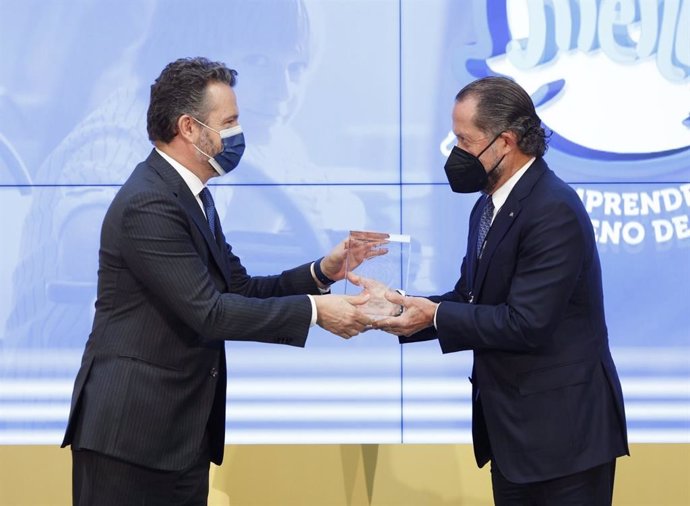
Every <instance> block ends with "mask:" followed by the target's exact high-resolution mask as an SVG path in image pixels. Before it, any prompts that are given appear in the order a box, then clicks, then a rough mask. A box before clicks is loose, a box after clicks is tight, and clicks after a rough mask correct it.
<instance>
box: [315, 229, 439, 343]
mask: <svg viewBox="0 0 690 506" xmlns="http://www.w3.org/2000/svg"><path fill="white" fill-rule="evenodd" d="M387 238H388V235H387V234H379V233H375V232H354V233H351V235H350V238H348V239H346V240H345V241H343V242H341V243H340V244H339V245H338V246H336V247H335V249H334V250H333V251H332V252H331V253H330V254H329V255H328V256H326V257H324V258H323V259H321V260H320V264H319V266H318V270H320V271H321V272H322V273H323V274H325V275H326V277H327V278H330V279H331V280H334V281H338V280H342V279H347V280H348V281H349V282H350V283H352V284H353V285H355V286H358V287H360V288H361V289H362V291H361V292H360V293H359V294H357V295H332V294H328V295H321V296H318V297H314V301H315V303H316V312H317V319H316V323H317V325H319V326H320V327H322V328H323V329H325V330H327V331H329V332H331V333H333V334H335V335H337V336H340V337H342V338H345V339H349V338H351V337H354V336H356V335H358V334H360V333H362V332H365V331H367V330H371V329H379V330H383V331H385V332H388V333H391V334H395V335H398V336H402V335H411V334H414V333H415V332H419V331H420V330H423V329H425V328H427V327H430V326H432V325H433V324H434V316H435V314H436V307H437V306H438V304H437V303H435V302H432V301H430V300H429V299H426V298H423V297H408V296H405V295H404V294H402V293H400V292H398V291H394V290H390V289H389V288H388V287H387V286H386V285H385V284H383V283H381V282H379V281H377V280H375V279H371V278H365V277H362V276H358V275H356V274H354V273H353V272H352V271H353V270H354V269H355V268H356V267H357V266H359V265H360V264H361V263H362V262H364V261H365V260H369V259H371V258H374V257H376V256H380V255H385V254H386V253H387V252H388V250H387V248H385V247H383V246H385V245H386V244H387ZM322 288H323V287H322Z"/></svg>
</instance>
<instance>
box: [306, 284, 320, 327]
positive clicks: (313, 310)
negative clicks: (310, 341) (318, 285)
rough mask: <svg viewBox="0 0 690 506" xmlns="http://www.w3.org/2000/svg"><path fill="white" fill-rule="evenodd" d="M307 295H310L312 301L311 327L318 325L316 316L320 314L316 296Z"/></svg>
mask: <svg viewBox="0 0 690 506" xmlns="http://www.w3.org/2000/svg"><path fill="white" fill-rule="evenodd" d="M319 290H320V289H319ZM307 297H309V302H310V303H311V322H310V323H309V327H310V328H311V327H313V326H314V325H316V318H317V317H318V316H319V315H318V313H317V312H316V301H315V300H314V296H313V295H309V294H307Z"/></svg>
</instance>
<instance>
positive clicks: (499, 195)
mask: <svg viewBox="0 0 690 506" xmlns="http://www.w3.org/2000/svg"><path fill="white" fill-rule="evenodd" d="M534 160H536V158H535V157H532V158H530V159H529V160H528V161H527V163H526V164H525V165H523V166H522V167H521V168H520V170H518V171H517V172H516V173H515V174H513V175H512V176H510V179H508V181H506V182H505V183H503V184H502V185H501V187H500V188H498V189H497V190H496V191H494V192H493V193H492V194H491V201H492V202H493V204H494V209H496V211H494V217H496V215H497V214H498V211H500V210H501V207H502V206H503V204H505V203H506V200H508V195H510V192H511V191H512V190H513V188H514V187H515V185H516V184H517V182H518V181H520V178H521V177H522V176H523V175H524V174H525V172H527V169H529V167H530V165H532V162H534Z"/></svg>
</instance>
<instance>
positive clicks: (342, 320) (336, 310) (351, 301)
mask: <svg viewBox="0 0 690 506" xmlns="http://www.w3.org/2000/svg"><path fill="white" fill-rule="evenodd" d="M368 300H369V294H367V293H364V292H363V293H360V294H359V295H321V296H319V297H314V301H315V302H316V313H317V317H316V324H317V325H318V326H319V327H322V328H324V329H326V330H327V331H329V332H332V333H333V334H335V335H337V336H340V337H342V338H345V339H350V338H351V337H353V336H356V335H357V334H359V333H360V332H363V331H365V330H368V329H370V328H371V324H372V318H371V317H370V316H367V315H365V314H364V313H362V312H361V311H360V309H359V306H361V305H362V304H365V303H366V302H367V301H368Z"/></svg>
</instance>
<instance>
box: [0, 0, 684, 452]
mask: <svg viewBox="0 0 690 506" xmlns="http://www.w3.org/2000/svg"><path fill="white" fill-rule="evenodd" d="M38 12H40V16H39V15H37V13H38ZM0 51H1V52H2V55H3V57H2V58H0V119H1V121H0V217H1V218H0V219H1V220H2V231H3V243H4V244H3V247H2V255H1V256H0V284H2V286H3V287H4V289H3V290H2V293H1V294H0V329H2V330H1V331H0V444H12V443H17V444H25V443H49V444H55V443H57V442H59V441H60V440H61V436H62V430H63V428H64V425H65V422H66V417H67V413H68V409H69V398H70V394H71V388H72V382H73V378H74V376H75V374H76V371H77V368H78V365H79V359H80V357H81V352H82V350H83V346H84V343H85V341H86V339H87V336H88V333H89V330H90V325H91V319H92V316H93V303H94V299H95V294H96V290H95V282H96V270H97V249H98V237H99V233H100V232H99V230H100V224H101V220H102V217H103V215H104V213H105V210H106V208H107V206H108V204H109V202H110V200H111V199H112V197H113V196H114V194H115V192H116V191H117V189H118V188H119V185H120V184H121V183H122V182H123V181H124V180H125V178H126V177H127V176H128V175H129V173H130V172H131V171H132V169H133V168H134V166H135V165H136V163H138V162H139V161H141V160H142V159H144V158H145V157H146V156H147V154H148V152H149V151H150V149H151V145H150V144H149V142H148V141H147V138H146V128H145V113H146V107H147V101H148V87H149V86H150V83H151V82H152V81H153V79H154V78H155V77H156V76H157V75H158V74H159V73H160V70H161V69H162V68H163V66H164V65H165V64H166V63H168V62H169V61H172V60H174V59H176V58H178V57H181V56H197V55H203V56H207V57H209V58H212V59H217V60H221V61H224V62H225V63H226V64H227V65H228V66H230V67H233V68H236V69H237V70H238V72H239V84H238V86H237V88H236V92H237V96H238V102H239V107H240V122H241V123H242V126H243V127H244V130H245V135H246V138H247V143H248V148H247V152H246V154H245V157H244V158H243V161H242V163H241V164H240V166H239V168H238V169H237V170H236V171H234V172H233V173H232V174H230V175H229V176H226V177H224V178H222V179H219V180H216V181H214V183H215V186H214V187H213V193H214V197H215V200H216V203H217V206H218V208H219V212H220V214H221V219H222V221H223V228H224V230H225V231H226V235H227V236H228V238H229V240H230V242H231V243H232V244H233V246H234V249H235V251H236V252H238V253H239V255H240V256H241V258H242V259H243V262H244V263H245V264H246V266H247V267H248V269H249V271H250V272H251V273H252V274H269V273H275V272H279V271H280V270H282V269H284V268H288V267H291V266H294V265H297V264H298V263H302V262H305V261H308V260H311V259H314V258H317V257H319V256H321V255H323V254H325V253H326V252H327V251H328V250H329V249H330V248H331V247H332V246H333V245H334V244H335V243H336V242H337V241H339V240H341V239H342V238H343V237H345V235H346V234H347V231H348V230H353V229H354V230H363V229H369V230H380V231H391V232H396V233H402V234H409V235H410V236H411V237H412V247H411V260H410V276H409V284H408V286H407V287H406V289H407V290H408V292H410V293H413V294H419V295H426V294H434V293H443V292H445V291H447V290H448V289H450V288H451V287H452V286H453V284H454V282H455V279H456V277H457V275H458V273H459V267H460V262H461V260H462V252H463V251H464V245H465V238H466V234H467V216H468V213H469V210H470V208H471V206H472V204H473V203H474V200H475V198H476V196H460V195H457V194H453V193H452V192H451V191H450V189H449V188H448V186H447V183H446V182H445V176H444V172H443V164H444V162H445V158H446V156H447V153H448V151H449V149H450V147H451V145H452V142H453V139H452V138H451V137H450V136H449V134H451V131H450V112H451V108H452V105H453V99H454V96H455V94H456V93H457V91H458V90H459V89H460V88H461V87H462V86H463V85H464V84H466V83H467V82H469V81H471V80H473V79H475V78H477V77H481V76H485V75H490V74H502V75H508V76H511V77H513V78H514V79H516V80H517V81H518V82H519V83H521V84H522V85H523V87H525V89H527V90H528V91H529V92H530V94H531V95H532V97H533V99H534V101H535V103H536V104H537V106H538V112H539V114H540V116H541V117H542V119H543V121H544V123H545V125H546V126H547V127H548V128H549V129H551V130H553V132H554V134H553V137H552V140H551V147H550V149H549V151H548V152H547V155H546V159H547V161H548V163H549V164H550V165H551V167H552V168H553V169H554V170H555V171H556V173H558V174H559V175H560V176H561V177H563V178H564V179H565V180H567V181H568V182H569V183H571V184H572V186H573V187H574V188H576V189H577V191H578V192H579V194H580V195H581V197H582V199H583V201H584V203H585V205H586V206H587V209H588V211H589V212H590V214H591V218H592V222H593V224H594V227H595V231H596V233H597V241H598V244H599V249H600V254H601V257H602V264H603V270H604V282H605V300H606V308H607V319H608V324H609V333H610V340H611V343H612V348H613V354H614V358H615V359H616V361H617V364H618V367H619V372H620V374H621V379H622V383H623V389H624V392H625V395H626V402H627V411H628V420H629V428H630V435H631V439H632V441H635V442H690V302H689V301H690V290H689V289H688V286H689V285H690V257H689V252H690V223H689V217H690V77H689V76H690V0H674V1H671V0H627V1H626V0H615V1H614V0H580V1H577V0H570V1H565V0H562V1H561V0H543V1H539V0H535V1H529V2H528V1H527V0H514V1H511V0H503V1H499V0H486V1H479V0H475V1H472V0H467V1H459V0H458V1H450V0H448V1H444V0H436V1H433V2H429V1H425V0H321V1H317V0H204V1H199V2H188V1H183V0H117V1H116V0H74V1H68V0H61V1H54V2H44V1H39V0H0ZM342 285H343V284H342V283H340V284H337V285H335V287H334V291H336V292H343V291H344V289H345V288H344V286H342ZM227 349H228V360H229V365H228V368H229V379H228V381H229V388H228V422H227V424H228V432H227V434H228V436H227V438H228V442H230V443H256V442H259V443H274V442H279V443H297V442H313V443H350V442H352V443H354V442H358V443H359V442H377V443H400V442H405V443H407V442H415V443H417V442H468V441H469V440H470V433H469V426H470V403H469V396H470V385H469V383H468V381H467V379H466V377H467V376H468V375H469V372H470V367H471V354H470V353H468V352H464V353H455V354H451V355H447V356H443V355H441V353H440V349H439V347H438V343H436V342H429V343H420V344H415V345H408V346H406V347H404V348H403V347H401V346H400V345H398V344H397V340H396V338H394V337H392V336H389V335H386V334H383V333H380V332H369V333H365V334H363V335H361V336H359V337H357V338H355V339H353V340H351V341H348V342H345V341H340V340H339V338H336V337H335V336H332V335H330V334H327V333H326V332H323V331H321V330H320V329H318V328H317V329H314V330H312V332H311V334H310V337H309V340H308V344H307V348H306V349H291V348H287V347H279V346H268V345H262V344H252V343H228V344H227Z"/></svg>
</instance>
